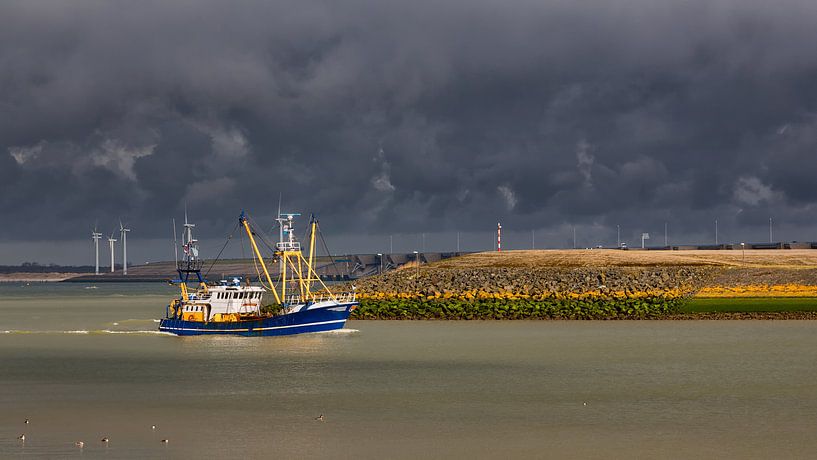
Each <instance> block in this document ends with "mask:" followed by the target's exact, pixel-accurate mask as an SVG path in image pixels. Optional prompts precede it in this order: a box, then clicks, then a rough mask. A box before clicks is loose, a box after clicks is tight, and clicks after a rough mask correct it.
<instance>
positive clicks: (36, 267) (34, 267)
mask: <svg viewBox="0 0 817 460" xmlns="http://www.w3.org/2000/svg"><path fill="white" fill-rule="evenodd" d="M99 268H100V271H102V267H99ZM118 268H121V267H120V266H119V265H117V269H118ZM109 269H110V267H109ZM93 272H94V266H93V265H57V264H47V265H43V264H39V263H37V262H23V263H22V264H21V265H0V273H93Z"/></svg>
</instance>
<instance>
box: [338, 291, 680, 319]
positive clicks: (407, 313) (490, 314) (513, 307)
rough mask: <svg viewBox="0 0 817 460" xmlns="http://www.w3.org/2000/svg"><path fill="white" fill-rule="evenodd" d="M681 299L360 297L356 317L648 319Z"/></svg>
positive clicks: (671, 309) (677, 304)
mask: <svg viewBox="0 0 817 460" xmlns="http://www.w3.org/2000/svg"><path fill="white" fill-rule="evenodd" d="M681 300H682V299H681V298H677V297H676V298H668V297H643V298H621V299H609V298H608V299H601V298H596V299H593V300H591V299H570V298H556V297H551V298H547V299H515V300H509V299H496V298H484V299H474V300H457V299H447V300H446V299H442V300H440V299H428V298H425V299H420V298H413V299H401V298H391V299H361V300H360V308H358V309H357V310H355V311H354V312H353V318H355V319H452V320H456V319H463V320H469V319H647V318H660V317H662V316H665V315H668V314H672V313H677V312H678V311H679V308H680V304H681Z"/></svg>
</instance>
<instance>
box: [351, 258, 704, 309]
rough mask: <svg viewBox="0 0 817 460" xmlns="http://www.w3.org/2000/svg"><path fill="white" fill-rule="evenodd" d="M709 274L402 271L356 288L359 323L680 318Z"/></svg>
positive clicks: (683, 270)
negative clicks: (684, 304) (687, 300)
mask: <svg viewBox="0 0 817 460" xmlns="http://www.w3.org/2000/svg"><path fill="white" fill-rule="evenodd" d="M716 271H717V270H715V269H713V268H711V267H701V266H692V267H685V266H679V267H667V266H661V267H593V268H590V267H577V268H544V267H537V268H519V267H475V268H443V267H421V269H420V270H416V269H415V268H407V269H403V270H398V271H394V272H389V273H386V274H384V275H381V276H376V277H371V278H368V279H365V280H361V281H360V282H358V284H357V292H358V296H359V299H360V302H361V306H360V308H359V309H358V310H357V311H355V317H356V318H359V319H537V318H538V319H628V318H653V317H659V316H665V315H668V314H673V313H676V312H677V311H678V307H679V305H680V303H681V301H682V300H683V299H684V298H686V297H688V296H690V295H692V294H694V293H695V292H696V291H697V290H698V289H700V288H701V287H702V286H704V285H705V284H706V283H707V282H709V280H711V279H712V277H713V275H714V274H715V273H716Z"/></svg>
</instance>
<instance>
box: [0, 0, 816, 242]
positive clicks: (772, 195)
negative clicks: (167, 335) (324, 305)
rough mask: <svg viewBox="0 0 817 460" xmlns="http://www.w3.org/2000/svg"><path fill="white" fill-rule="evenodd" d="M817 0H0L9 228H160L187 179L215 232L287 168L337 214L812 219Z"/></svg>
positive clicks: (314, 204)
mask: <svg viewBox="0 0 817 460" xmlns="http://www.w3.org/2000/svg"><path fill="white" fill-rule="evenodd" d="M815 23H817V7H815V6H814V5H813V4H812V3H810V2H805V1H801V2H783V3H776V4H774V5H771V4H767V3H766V2H746V1H737V0H735V1H721V2H711V1H693V2H680V1H677V2H651V1H644V0H637V1H619V2H570V1H552V2H533V1H530V2H528V1H519V2H499V1H483V2H470V1H469V2H465V1H449V2H423V1H421V2H379V1H368V0H364V1H352V2H341V3H339V2H328V1H327V2H303V1H297V2H296V1H292V2H286V1H277V2H269V1H257V2H256V1H243V2H201V1H197V2H182V1H180V2H158V1H156V2H154V1H147V2H120V3H116V2H108V3H100V2H70V3H66V2H51V3H49V2H29V1H20V2H4V3H3V4H2V6H0V88H2V90H1V91H0V194H2V196H0V212H2V215H3V217H4V222H3V226H2V227H0V238H2V239H5V240H31V239H35V240H36V239H38V238H43V237H45V236H46V235H48V236H49V237H56V238H76V237H78V236H79V235H84V233H87V231H88V227H89V226H90V225H92V224H93V222H94V221H97V220H101V221H103V222H104V226H112V225H113V222H114V221H116V220H117V219H118V218H119V217H123V218H125V219H127V220H128V221H130V222H131V223H132V225H134V226H138V227H139V229H140V233H141V235H142V236H143V237H161V236H163V235H165V234H166V233H167V226H168V225H167V222H168V219H169V218H170V216H173V215H179V214H180V212H181V210H182V209H183V207H184V203H185V202H186V203H187V205H188V207H189V208H190V210H191V212H193V213H194V214H196V215H197V220H198V221H199V223H202V225H200V226H201V228H202V230H205V229H207V228H210V229H219V230H217V231H216V233H220V232H222V231H223V229H228V228H229V227H230V226H231V225H232V219H234V218H235V215H236V214H237V213H238V212H239V210H240V209H242V208H246V209H249V210H252V211H254V212H255V213H256V214H268V213H271V212H273V211H274V209H275V208H276V207H277V197H278V194H279V193H282V194H283V196H284V199H285V203H286V204H287V205H288V207H289V208H291V209H298V210H303V211H305V212H311V211H314V212H317V213H318V214H319V215H320V216H321V217H322V219H323V220H324V221H330V222H331V226H332V228H333V229H334V230H335V231H338V232H351V231H353V230H355V229H358V228H365V229H366V231H368V232H371V233H374V234H377V233H391V232H418V231H424V230H425V231H444V230H449V231H451V230H462V231H474V230H477V229H490V228H491V226H492V225H494V222H495V221H496V220H498V219H500V220H503V222H506V226H507V227H510V228H516V229H520V230H521V229H533V228H539V229H542V228H546V229H558V228H560V227H562V226H565V225H574V224H576V225H580V226H586V227H587V228H601V227H607V228H610V227H614V226H615V225H616V223H624V222H629V223H632V222H636V221H637V222H639V225H641V226H643V227H645V228H654V231H656V230H657V229H655V228H657V227H658V226H660V227H661V228H663V222H665V221H670V222H672V225H673V229H674V232H676V234H679V235H680V234H684V235H688V237H689V238H691V239H694V238H696V237H698V236H700V235H702V234H704V233H705V232H706V231H708V230H703V229H702V227H704V226H708V222H711V221H712V219H714V218H720V219H721V221H722V222H723V225H724V228H729V226H730V225H731V227H732V228H733V229H734V233H735V234H737V232H738V229H744V230H745V231H746V232H748V233H747V234H748V235H750V238H751V235H754V234H753V233H751V231H756V233H757V232H759V233H757V234H758V235H762V234H763V233H762V231H763V228H764V227H763V226H764V225H766V222H767V219H768V216H769V215H774V216H775V218H776V219H778V221H781V222H789V223H790V225H791V226H792V228H796V229H799V230H802V231H803V232H807V231H812V230H815V226H814V225H813V224H812V220H811V219H810V217H808V216H809V215H810V214H811V211H813V210H814V208H815V203H816V202H817V190H815V187H814V186H813V183H814V181H813V179H812V177H813V174H814V172H815V171H817V155H815V146H816V145H817V115H816V113H817V53H815V52H814V51H813V43H815V42H817V29H815V28H814V27H813V25H814V24H815ZM381 149H382V152H381ZM55 222H59V225H58V226H57V228H54V223H55ZM752 229H754V230H752ZM105 231H107V230H105ZM205 231H206V230H205ZM735 237H736V238H737V236H735ZM800 238H803V239H807V238H812V239H814V238H813V237H812V236H811V235H810V234H803V235H801V236H800ZM562 242H563V241H561V240H556V241H553V242H552V244H558V243H562Z"/></svg>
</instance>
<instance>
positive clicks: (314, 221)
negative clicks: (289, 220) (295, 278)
mask: <svg viewBox="0 0 817 460" xmlns="http://www.w3.org/2000/svg"><path fill="white" fill-rule="evenodd" d="M309 220H310V224H311V226H312V229H311V232H310V235H309V262H308V263H307V264H306V268H307V270H308V273H307V275H306V277H307V283H306V296H307V297H310V296H311V295H312V274H313V273H315V269H313V268H312V267H314V265H313V263H314V262H315V227H316V226H317V224H318V221H317V219H315V215H314V214H313V215H311V216H310V219H309ZM316 276H317V274H316Z"/></svg>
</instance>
